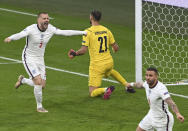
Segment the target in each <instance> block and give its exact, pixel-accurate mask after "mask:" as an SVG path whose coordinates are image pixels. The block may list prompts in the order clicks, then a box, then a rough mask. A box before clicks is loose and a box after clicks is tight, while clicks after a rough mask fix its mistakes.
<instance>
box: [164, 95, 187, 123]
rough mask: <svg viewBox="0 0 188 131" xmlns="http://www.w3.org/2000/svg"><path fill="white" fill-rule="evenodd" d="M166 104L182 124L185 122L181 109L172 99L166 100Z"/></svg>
mask: <svg viewBox="0 0 188 131" xmlns="http://www.w3.org/2000/svg"><path fill="white" fill-rule="evenodd" d="M165 102H166V103H167V104H168V105H169V106H170V107H171V109H172V111H173V112H174V113H175V114H176V117H177V119H178V120H179V121H180V122H184V117H183V116H182V115H181V114H180V112H179V109H178V107H177V105H176V103H175V102H174V101H173V100H172V98H171V97H168V98H167V99H165Z"/></svg>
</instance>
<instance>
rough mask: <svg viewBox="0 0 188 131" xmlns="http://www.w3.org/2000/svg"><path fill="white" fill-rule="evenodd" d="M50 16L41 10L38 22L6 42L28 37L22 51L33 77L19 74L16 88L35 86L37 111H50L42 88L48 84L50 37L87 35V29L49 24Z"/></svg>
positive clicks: (26, 67) (25, 64)
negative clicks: (61, 28)
mask: <svg viewBox="0 0 188 131" xmlns="http://www.w3.org/2000/svg"><path fill="white" fill-rule="evenodd" d="M49 21H50V20H49V16H48V13H46V12H41V13H39V14H38V17H37V24H32V25H30V26H28V27H27V28H25V29H24V30H23V31H21V32H20V33H17V34H14V35H11V36H10V37H7V38H6V39H5V40H4V42H6V43H9V42H11V41H12V40H19V39H21V38H23V37H26V45H25V48H24V50H23V53H22V62H23V65H24V67H25V70H26V72H27V73H28V75H29V76H30V78H31V79H27V78H24V77H23V76H22V75H21V76H19V78H18V81H17V82H16V84H15V88H19V86H20V85H21V84H28V85H30V86H34V95H35V98H36V103H37V112H48V111H47V110H46V109H44V107H43V106H42V88H44V87H45V85H46V71H45V63H44V53H45V48H46V45H47V43H48V41H49V40H50V38H51V37H52V36H53V35H54V34H55V35H64V36H72V35H86V32H85V31H75V30H60V29H57V28H56V27H54V26H53V25H51V24H49Z"/></svg>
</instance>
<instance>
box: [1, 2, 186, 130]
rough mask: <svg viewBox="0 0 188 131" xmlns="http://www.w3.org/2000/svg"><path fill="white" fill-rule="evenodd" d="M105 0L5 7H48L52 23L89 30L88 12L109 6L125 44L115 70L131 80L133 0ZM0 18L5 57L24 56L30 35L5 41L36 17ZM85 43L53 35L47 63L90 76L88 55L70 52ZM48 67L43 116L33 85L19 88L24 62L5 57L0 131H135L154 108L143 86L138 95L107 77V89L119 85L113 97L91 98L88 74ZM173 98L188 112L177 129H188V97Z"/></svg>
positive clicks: (111, 24)
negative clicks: (46, 110) (126, 91)
mask: <svg viewBox="0 0 188 131" xmlns="http://www.w3.org/2000/svg"><path fill="white" fill-rule="evenodd" d="M110 1H111V2H113V1H112V0H110ZM90 2H91V3H92V4H90ZM100 2H101V1H99V0H96V2H93V1H86V0H80V1H79V2H75V1H74V2H73V0H67V1H66V0H64V1H60V0H59V1H58V0H55V1H50V0H46V1H40V2H38V3H37V0H31V1H24V0H20V1H18V0H14V1H13V0H2V1H1V2H0V7H1V8H8V9H15V10H21V11H25V12H31V13H35V14H36V13H37V12H38V11H44V10H47V11H48V12H49V14H50V15H51V17H53V18H54V19H53V20H51V24H53V25H54V26H56V27H58V28H60V29H75V30H84V29H85V28H87V27H89V26H90V25H89V20H88V18H89V16H88V15H89V12H90V11H91V9H93V8H95V7H98V8H99V9H101V10H102V11H103V10H104V13H103V15H104V19H103V20H102V24H103V25H105V26H107V27H108V28H109V29H110V30H111V31H112V32H113V34H114V37H115V39H116V41H117V42H118V43H119V46H120V51H119V52H118V53H117V54H112V55H113V58H114V62H115V69H116V70H118V71H119V72H120V73H121V74H122V75H123V76H124V77H125V78H126V79H127V80H128V81H134V79H135V71H134V70H135V62H134V61H135V59H134V57H135V56H134V53H135V51H134V50H135V49H134V48H135V46H134V2H129V1H128V0H126V1H125V0H118V1H117V2H113V3H112V4H109V5H108V4H107V5H105V3H106V2H108V3H110V2H109V1H107V0H104V1H102V5H103V6H102V5H101V3H100ZM126 2H127V3H126ZM79 7H80V8H79ZM125 7H126V8H125ZM112 10H113V11H112ZM64 12H65V13H64ZM120 14H121V15H120ZM0 18H1V20H0V31H1V33H0V47H1V48H0V56H4V57H7V58H12V59H17V60H21V54H22V50H23V48H24V45H25V39H21V40H18V41H13V42H12V43H10V44H5V43H4V42H3V40H4V38H5V37H7V36H9V35H11V34H14V33H17V32H19V31H21V30H22V29H24V28H25V27H26V26H28V25H30V24H33V23H35V22H36V17H32V16H27V15H21V14H16V13H11V12H5V11H1V10H0ZM80 44H81V36H73V37H64V36H53V38H52V39H51V40H50V42H49V43H48V45H47V48H46V54H45V62H46V65H47V66H50V67H55V68H58V69H64V70H68V71H73V72H79V73H83V74H88V66H89V56H88V54H87V55H84V56H81V57H76V58H75V59H74V60H70V59H68V56H67V52H68V50H69V49H71V48H73V49H78V48H79V47H80ZM2 63H9V64H2ZM46 71H47V84H46V89H44V90H43V105H44V107H45V108H46V109H48V110H49V113H46V114H42V113H37V112H36V103H35V99H34V95H33V87H29V86H26V85H24V86H22V87H21V88H20V89H18V90H16V89H14V84H15V82H16V81H17V77H18V76H19V75H20V74H23V75H25V76H27V74H26V72H25V69H24V67H23V65H22V63H12V61H8V60H3V59H0V88H1V89H0V131H135V130H136V127H137V125H138V123H139V122H140V120H141V119H142V118H143V117H144V116H145V114H146V113H147V111H148V109H149V107H148V104H147V100H146V97H145V91H144V90H143V89H136V93H135V94H129V93H125V91H124V87H123V86H122V85H120V84H116V83H111V82H106V81H103V83H102V87H106V86H109V85H115V86H116V89H115V91H114V93H113V94H112V96H111V98H110V100H103V99H102V98H101V97H97V98H90V97H89V96H88V86H87V85H88V78H87V77H82V76H78V75H74V74H70V73H65V72H59V71H54V70H50V69H47V70H46ZM168 89H169V91H170V92H173V93H176V94H182V95H188V88H187V86H182V87H169V88H168ZM172 98H173V99H174V101H175V102H176V104H177V105H178V107H179V109H180V111H181V113H182V114H183V115H184V116H185V122H184V123H183V124H181V123H180V122H179V121H177V119H176V117H175V116H174V118H175V124H174V130H173V131H185V130H187V129H186V128H187V126H188V122H187V118H188V113H187V112H188V104H187V102H188V99H185V98H181V97H176V96H172Z"/></svg>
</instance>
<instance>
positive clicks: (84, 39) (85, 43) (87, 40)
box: [82, 30, 90, 47]
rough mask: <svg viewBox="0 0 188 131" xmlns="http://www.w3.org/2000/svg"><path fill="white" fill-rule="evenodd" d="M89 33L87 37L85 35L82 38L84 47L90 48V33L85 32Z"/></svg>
mask: <svg viewBox="0 0 188 131" xmlns="http://www.w3.org/2000/svg"><path fill="white" fill-rule="evenodd" d="M85 31H86V32H87V35H83V36H82V45H84V46H87V47H88V46H89V36H90V32H89V31H87V30H85Z"/></svg>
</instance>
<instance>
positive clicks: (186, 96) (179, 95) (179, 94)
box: [170, 93, 188, 99]
mask: <svg viewBox="0 0 188 131" xmlns="http://www.w3.org/2000/svg"><path fill="white" fill-rule="evenodd" d="M170 94H171V95H173V96H179V97H183V98H187V99H188V96H184V95H180V94H174V93H170Z"/></svg>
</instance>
